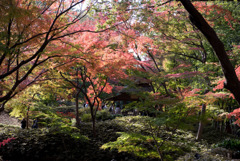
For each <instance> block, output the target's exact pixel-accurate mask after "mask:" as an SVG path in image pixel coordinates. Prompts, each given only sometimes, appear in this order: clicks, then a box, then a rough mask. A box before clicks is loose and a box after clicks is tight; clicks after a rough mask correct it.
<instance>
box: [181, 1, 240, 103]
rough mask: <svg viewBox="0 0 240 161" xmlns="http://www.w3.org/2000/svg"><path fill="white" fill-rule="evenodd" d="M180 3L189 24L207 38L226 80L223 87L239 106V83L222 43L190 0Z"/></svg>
mask: <svg viewBox="0 0 240 161" xmlns="http://www.w3.org/2000/svg"><path fill="white" fill-rule="evenodd" d="M180 1H181V3H182V4H183V6H184V7H185V9H186V10H187V11H188V13H189V18H190V20H191V22H192V23H193V24H194V25H195V26H196V27H197V28H198V29H199V30H200V31H201V32H202V33H203V35H204V36H205V37H206V38H207V40H208V42H209V43H210V44H211V46H212V48H213V49H214V51H215V54H216V55H217V57H218V60H219V62H220V64H221V67H222V71H223V74H224V76H225V79H226V81H225V83H224V87H225V88H226V89H228V90H229V91H230V92H231V93H232V94H233V95H234V97H235V99H236V100H237V102H238V104H239V105H240V92H239V91H240V83H239V81H238V78H237V75H236V73H235V70H234V67H233V66H232V64H231V62H230V60H229V58H228V56H227V53H226V51H225V49H224V45H223V43H222V42H221V40H220V39H219V38H218V36H217V34H216V32H215V31H214V30H213V28H211V27H210V25H209V24H208V23H207V22H206V20H205V19H204V18H203V17H202V15H201V14H200V13H199V12H198V11H197V10H196V8H195V7H194V6H193V5H192V3H191V2H190V0H180Z"/></svg>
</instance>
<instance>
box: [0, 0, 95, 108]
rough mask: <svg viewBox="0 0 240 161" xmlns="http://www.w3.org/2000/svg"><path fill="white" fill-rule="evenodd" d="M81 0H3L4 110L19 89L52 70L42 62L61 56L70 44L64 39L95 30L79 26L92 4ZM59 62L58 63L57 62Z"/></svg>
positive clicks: (1, 58) (0, 60) (1, 60)
mask: <svg viewBox="0 0 240 161" xmlns="http://www.w3.org/2000/svg"><path fill="white" fill-rule="evenodd" d="M83 2H84V1H82V0H79V1H74V0H72V1H66V0H56V1H51V0H42V1H32V0H29V1H22V0H10V1H8V0H3V1H1V5H0V6H1V7H0V10H1V15H0V16H1V20H2V21H1V54H0V65H1V73H0V80H1V87H0V89H1V92H0V94H1V95H0V102H1V105H2V106H1V110H3V109H4V104H5V103H6V102H7V101H8V100H9V99H11V98H12V97H14V96H15V95H16V94H17V93H18V92H19V91H21V90H23V89H25V88H26V87H27V86H29V85H31V84H33V83H34V82H35V81H36V80H38V79H39V78H40V77H41V76H42V75H43V74H45V73H46V72H47V71H48V70H49V69H47V68H44V67H43V66H42V65H43V64H44V63H46V62H47V61H51V59H53V58H56V57H61V56H62V55H61V54H60V52H59V51H61V52H64V51H66V50H67V46H66V44H65V43H64V42H62V41H61V40H62V39H63V38H64V37H66V36H71V35H73V34H75V33H78V32H85V31H88V32H95V31H90V30H89V29H88V28H85V24H82V25H79V22H80V20H82V19H83V18H84V17H85V16H86V15H87V13H88V11H89V9H90V8H89V7H85V8H84V9H82V10H80V9H81V6H82V5H83ZM58 65H59V64H58ZM50 66H51V68H54V64H51V65H50Z"/></svg>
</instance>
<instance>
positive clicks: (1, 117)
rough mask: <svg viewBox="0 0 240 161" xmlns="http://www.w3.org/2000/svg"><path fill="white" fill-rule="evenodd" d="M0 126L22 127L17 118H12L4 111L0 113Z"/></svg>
mask: <svg viewBox="0 0 240 161" xmlns="http://www.w3.org/2000/svg"><path fill="white" fill-rule="evenodd" d="M0 124H5V125H16V126H19V127H20V126H21V124H20V121H19V120H18V119H17V118H14V117H10V116H9V114H8V113H6V112H4V111H3V112H1V113H0Z"/></svg>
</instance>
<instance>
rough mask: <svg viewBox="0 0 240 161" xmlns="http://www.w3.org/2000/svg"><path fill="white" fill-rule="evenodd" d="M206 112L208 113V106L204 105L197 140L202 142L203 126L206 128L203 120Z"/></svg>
mask: <svg viewBox="0 0 240 161" xmlns="http://www.w3.org/2000/svg"><path fill="white" fill-rule="evenodd" d="M205 112H206V104H202V111H201V120H200V122H199V126H198V133H197V137H196V140H200V139H201V138H202V132H203V126H204V121H203V120H202V118H203V117H204V115H205Z"/></svg>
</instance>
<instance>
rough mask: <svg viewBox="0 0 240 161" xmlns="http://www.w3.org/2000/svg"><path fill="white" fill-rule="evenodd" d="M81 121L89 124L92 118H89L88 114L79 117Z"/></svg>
mask: <svg viewBox="0 0 240 161" xmlns="http://www.w3.org/2000/svg"><path fill="white" fill-rule="evenodd" d="M81 119H82V121H83V122H91V121H92V117H91V114H90V113H86V114H83V115H82V116H81Z"/></svg>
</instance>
